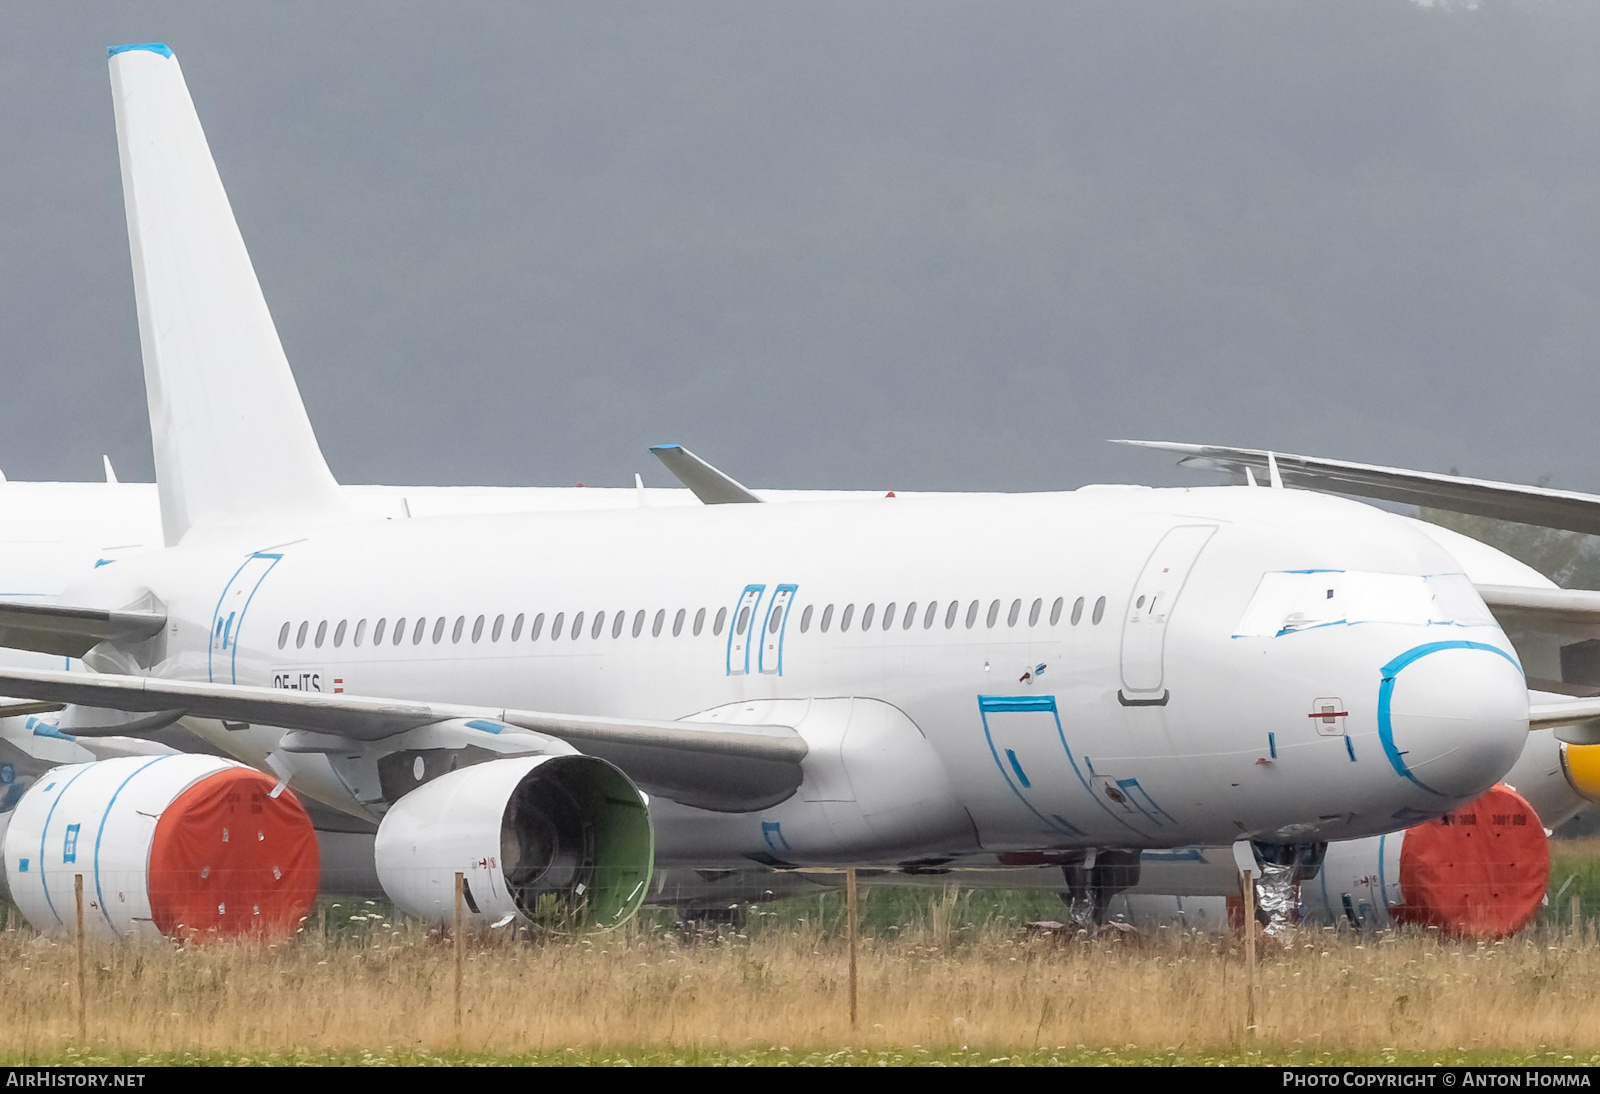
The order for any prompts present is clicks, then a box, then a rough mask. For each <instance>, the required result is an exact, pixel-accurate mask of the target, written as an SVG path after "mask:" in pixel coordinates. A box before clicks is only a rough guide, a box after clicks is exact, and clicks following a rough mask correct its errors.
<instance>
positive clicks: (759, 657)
mask: <svg viewBox="0 0 1600 1094" xmlns="http://www.w3.org/2000/svg"><path fill="white" fill-rule="evenodd" d="M799 588H800V586H798V585H779V586H778V587H777V588H776V589H773V590H772V601H771V603H769V604H768V605H767V614H766V616H765V617H764V618H763V619H762V621H761V650H760V652H759V653H757V654H756V668H757V670H758V671H760V672H764V673H769V674H771V673H776V674H777V675H779V676H782V675H783V636H784V634H786V633H787V632H788V630H789V605H791V604H793V603H794V594H795V592H796V591H797V590H798V589H799ZM779 610H782V612H783V615H781V616H780V617H779V618H778V638H777V642H776V643H770V642H769V639H770V637H771V636H770V633H769V630H768V628H770V627H771V626H772V613H773V612H775V611H779ZM769 644H771V645H772V646H773V654H772V657H771V658H770V659H769V658H768V657H767V646H768V645H769ZM769 660H770V661H771V664H770V665H769V664H768V661H769Z"/></svg>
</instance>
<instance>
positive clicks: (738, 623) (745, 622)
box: [728, 585, 767, 676]
mask: <svg viewBox="0 0 1600 1094" xmlns="http://www.w3.org/2000/svg"><path fill="white" fill-rule="evenodd" d="M766 591H767V587H766V586H765V585H746V586H745V587H744V593H743V594H742V595H741V596H740V597H739V606H738V607H736V608H734V609H733V619H731V620H730V621H729V623H728V675H729V676H743V675H745V674H746V673H747V672H749V671H750V640H751V637H752V634H751V632H756V633H755V635H754V637H755V640H756V641H758V642H759V641H760V640H761V638H760V627H761V620H760V618H759V617H758V616H757V615H756V609H757V608H758V607H760V606H761V594H762V593H764V592H766Z"/></svg>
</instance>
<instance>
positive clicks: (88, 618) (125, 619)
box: [0, 601, 167, 657]
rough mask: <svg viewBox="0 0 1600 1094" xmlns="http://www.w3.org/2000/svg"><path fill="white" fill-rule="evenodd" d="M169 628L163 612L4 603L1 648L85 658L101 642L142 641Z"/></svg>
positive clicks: (0, 609)
mask: <svg viewBox="0 0 1600 1094" xmlns="http://www.w3.org/2000/svg"><path fill="white" fill-rule="evenodd" d="M166 625H167V617H166V614H165V613H163V612H140V611H121V612H110V611H103V610H101V609H99V608H73V607H68V606H67V605H64V604H36V603H28V602H24V601H0V646H5V647H9V648H10V649H15V650H33V651H34V652H36V653H49V654H54V655H56V656H58V657H82V656H83V655H84V654H86V653H88V652H89V651H90V650H91V649H93V648H94V647H95V646H98V645H99V644H100V643H101V642H105V641H108V640H109V641H113V642H142V641H144V640H145V639H147V638H153V637H155V636H156V635H158V634H160V633H161V628H162V627H165V626H166Z"/></svg>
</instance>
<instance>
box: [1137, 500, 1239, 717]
mask: <svg viewBox="0 0 1600 1094" xmlns="http://www.w3.org/2000/svg"><path fill="white" fill-rule="evenodd" d="M1216 530H1217V526H1216V525H1214V524H1188V525H1182V526H1180V527H1177V528H1174V529H1172V530H1171V531H1169V532H1168V533H1167V534H1166V535H1164V536H1162V537H1161V542H1160V543H1158V544H1156V549H1155V550H1154V551H1152V552H1150V558H1149V561H1147V562H1146V563H1145V564H1144V569H1143V570H1142V571H1140V573H1139V580H1138V581H1136V582H1134V585H1133V594H1132V596H1130V597H1129V598H1128V614H1127V615H1126V616H1124V617H1123V624H1122V688H1123V690H1122V691H1119V692H1118V693H1117V698H1118V699H1119V700H1121V702H1122V704H1123V705H1124V706H1164V705H1165V704H1166V701H1167V692H1166V691H1165V690H1164V689H1163V688H1162V686H1161V685H1162V679H1163V676H1164V669H1163V665H1162V651H1163V648H1164V647H1165V645H1166V641H1167V620H1168V619H1169V618H1171V616H1172V609H1173V608H1174V607H1175V606H1176V605H1177V603H1178V594H1179V593H1181V592H1182V591H1183V585H1184V582H1185V581H1187V580H1188V578H1189V571H1190V570H1191V569H1192V568H1193V567H1194V562H1195V559H1197V558H1199V557H1200V551H1201V549H1202V548H1204V547H1205V545H1206V542H1207V541H1208V540H1210V538H1211V536H1212V534H1213V533H1215V532H1216Z"/></svg>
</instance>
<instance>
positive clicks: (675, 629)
mask: <svg viewBox="0 0 1600 1094" xmlns="http://www.w3.org/2000/svg"><path fill="white" fill-rule="evenodd" d="M687 618H689V612H688V609H686V608H679V609H678V614H677V615H675V616H673V617H672V637H674V638H676V637H678V635H680V634H682V633H683V621H684V620H685V619H687Z"/></svg>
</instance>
